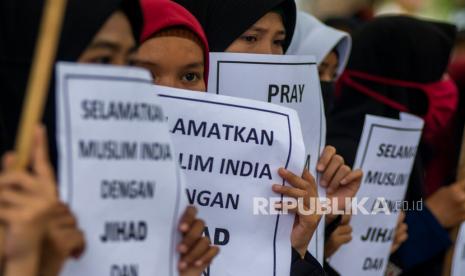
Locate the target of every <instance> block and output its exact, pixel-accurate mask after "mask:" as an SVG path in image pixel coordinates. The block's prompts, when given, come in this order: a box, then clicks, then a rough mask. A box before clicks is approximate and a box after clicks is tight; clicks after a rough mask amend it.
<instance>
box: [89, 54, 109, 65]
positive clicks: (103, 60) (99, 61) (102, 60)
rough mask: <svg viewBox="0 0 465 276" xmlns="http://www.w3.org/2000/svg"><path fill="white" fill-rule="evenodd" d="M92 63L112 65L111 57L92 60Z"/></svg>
mask: <svg viewBox="0 0 465 276" xmlns="http://www.w3.org/2000/svg"><path fill="white" fill-rule="evenodd" d="M92 63H98V64H111V57H110V56H106V57H97V58H94V59H93V60H92Z"/></svg>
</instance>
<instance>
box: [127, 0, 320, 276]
mask: <svg viewBox="0 0 465 276" xmlns="http://www.w3.org/2000/svg"><path fill="white" fill-rule="evenodd" d="M142 4H143V10H144V18H145V22H144V28H143V31H142V34H141V38H140V42H141V46H140V48H139V50H138V52H137V54H136V57H135V58H134V63H135V64H136V65H140V66H143V67H145V68H147V69H149V70H150V71H151V72H152V74H153V75H154V82H155V83H156V84H158V85H164V86H170V87H176V88H183V89H188V90H194V91H206V81H207V76H208V42H207V38H206V36H205V34H204V32H203V29H202V27H201V26H200V24H199V23H198V21H197V20H196V19H195V17H193V15H191V14H190V13H189V12H188V11H187V10H186V9H184V8H183V7H182V6H180V5H178V4H175V3H173V2H171V1H168V0H146V1H142ZM279 174H280V175H281V176H282V177H283V178H284V179H286V180H287V181H288V183H290V185H291V186H294V187H289V189H287V190H288V191H284V190H281V189H279V188H277V187H273V190H274V191H275V192H277V193H283V194H289V195H290V196H291V197H295V195H293V194H305V195H308V197H310V196H311V195H312V192H311V190H314V191H313V192H314V193H315V194H316V184H315V182H314V180H313V178H312V177H311V176H310V174H309V173H306V174H305V175H304V178H303V179H302V178H300V177H296V176H295V175H293V174H292V173H290V172H287V171H285V170H282V169H281V170H280V171H279ZM302 186H304V187H305V188H302ZM318 221H319V216H318V215H313V216H308V215H307V216H302V217H301V218H300V222H299V223H298V224H296V227H295V228H294V232H293V235H292V236H293V237H295V236H296V235H297V234H298V233H302V231H304V232H307V231H308V229H309V228H311V229H310V232H311V233H309V235H300V237H297V238H293V241H294V242H293V245H296V246H297V248H298V249H296V250H298V251H299V252H300V253H296V255H297V256H296V257H295V259H296V260H295V261H294V262H293V266H292V267H293V270H294V271H295V269H296V268H299V269H302V268H304V269H305V270H303V271H305V273H306V274H305V275H321V273H323V272H322V270H321V267H320V266H319V265H318V264H317V262H316V261H315V260H314V259H313V258H311V256H310V255H309V254H308V253H307V254H305V253H306V249H307V247H308V242H309V241H310V238H311V236H312V233H313V231H314V230H315V229H316V226H317V225H318ZM309 225H310V226H309ZM307 239H308V240H307ZM299 255H302V256H303V255H306V258H307V259H311V262H303V261H301V262H299V261H298V260H299V259H301V258H303V257H300V256H299ZM291 275H300V274H291Z"/></svg>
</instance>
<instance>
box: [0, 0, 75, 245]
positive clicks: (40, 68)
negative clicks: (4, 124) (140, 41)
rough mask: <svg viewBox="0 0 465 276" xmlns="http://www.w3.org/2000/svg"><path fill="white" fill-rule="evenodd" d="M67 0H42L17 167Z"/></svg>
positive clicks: (44, 88)
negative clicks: (40, 19)
mask: <svg viewBox="0 0 465 276" xmlns="http://www.w3.org/2000/svg"><path fill="white" fill-rule="evenodd" d="M66 1H67V0H46V2H45V7H44V13H43V15H42V22H41V24H40V30H39V36H38V40H37V44H36V49H35V54H34V60H33V63H32V68H31V71H30V74H29V81H28V86H27V90H26V96H25V99H24V103H23V112H22V115H21V122H20V125H19V129H18V134H17V136H16V147H15V152H16V156H17V162H16V164H15V169H16V170H24V169H26V168H27V166H28V164H29V157H30V155H31V154H30V153H31V147H32V137H33V134H34V129H35V127H36V125H37V124H38V123H39V122H40V121H41V118H42V115H43V110H44V105H45V102H46V99H47V94H48V89H49V83H50V77H51V74H52V70H53V65H54V61H55V57H56V52H57V48H58V43H59V37H60V32H61V27H62V25H63V17H64V14H65V8H66ZM0 248H1V247H0Z"/></svg>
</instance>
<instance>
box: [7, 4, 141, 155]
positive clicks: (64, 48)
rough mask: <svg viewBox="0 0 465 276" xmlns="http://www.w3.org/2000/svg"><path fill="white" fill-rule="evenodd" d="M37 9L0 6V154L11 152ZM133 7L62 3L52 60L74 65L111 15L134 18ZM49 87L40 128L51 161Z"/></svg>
mask: <svg viewBox="0 0 465 276" xmlns="http://www.w3.org/2000/svg"><path fill="white" fill-rule="evenodd" d="M43 4H44V0H23V1H17V0H2V1H0V91H1V93H0V118H3V126H4V127H3V129H0V132H2V133H0V139H1V137H3V140H1V141H0V143H2V145H1V146H0V149H1V150H2V152H0V153H1V154H3V152H4V151H5V150H10V149H12V148H13V146H14V139H15V136H16V131H17V126H18V123H19V119H20V115H21V109H22V102H23V98H24V93H25V89H26V84H27V81H28V76H29V69H30V67H31V63H32V57H33V53H34V48H35V44H36V39H37V33H38V29H39V22H40V20H41V16H42V8H43ZM138 5H139V3H138V1H131V0H127V1H126V0H124V2H123V0H99V1H93V0H68V6H67V9H66V15H65V21H64V25H63V30H62V35H61V39H60V45H59V49H58V54H57V58H56V60H60V61H76V60H77V59H78V58H79V56H80V55H81V53H82V52H83V51H84V50H85V49H86V47H87V45H88V44H89V43H90V42H91V41H92V39H93V37H94V35H95V34H96V33H97V32H98V30H99V29H100V28H101V26H102V25H103V24H104V23H105V21H106V20H107V19H108V18H109V17H110V15H111V14H112V13H113V12H114V11H116V10H117V9H118V8H122V9H128V11H129V12H128V16H129V17H130V18H137V15H136V13H137V10H139V11H140V9H137V8H136V7H137V6H138ZM139 18H141V17H139ZM136 21H137V20H136ZM135 29H136V30H137V29H138V28H137V27H135ZM139 29H140V27H139ZM52 79H53V78H52ZM53 86H54V81H53V80H52V81H51V85H50V87H51V88H50V93H49V97H48V100H47V103H46V107H45V112H44V118H43V122H44V124H45V125H46V126H47V130H48V135H49V142H50V150H51V153H52V159H53V160H55V158H56V145H55V142H54V140H55V139H54V138H55V94H54V89H53ZM1 125H2V124H0V126H1Z"/></svg>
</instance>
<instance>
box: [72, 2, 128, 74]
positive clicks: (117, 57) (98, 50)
mask: <svg viewBox="0 0 465 276" xmlns="http://www.w3.org/2000/svg"><path fill="white" fill-rule="evenodd" d="M135 49H136V41H135V40H134V37H133V35H132V30H131V25H130V23H129V19H128V18H127V17H126V15H124V14H123V13H122V12H120V11H117V12H115V13H113V15H112V16H111V17H110V18H109V19H108V20H107V22H106V23H105V24H104V25H103V27H102V28H101V29H100V31H99V32H98V33H97V34H96V35H95V37H94V39H93V40H92V42H91V44H90V45H89V46H88V47H87V49H86V50H85V51H84V53H82V55H81V56H80V57H79V60H78V62H81V63H98V64H112V65H127V63H128V57H129V55H131V54H132V53H134V51H135Z"/></svg>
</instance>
